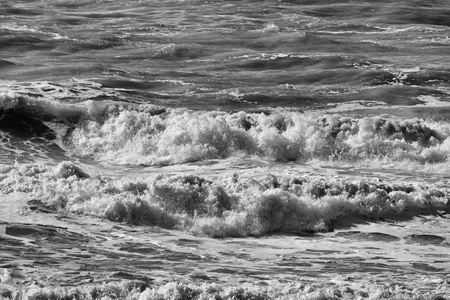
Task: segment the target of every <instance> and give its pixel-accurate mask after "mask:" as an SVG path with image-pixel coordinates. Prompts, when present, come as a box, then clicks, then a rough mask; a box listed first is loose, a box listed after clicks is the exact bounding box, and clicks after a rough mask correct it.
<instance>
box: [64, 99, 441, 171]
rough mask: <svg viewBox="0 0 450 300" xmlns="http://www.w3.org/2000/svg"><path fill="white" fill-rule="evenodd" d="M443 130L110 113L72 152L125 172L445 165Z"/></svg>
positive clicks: (299, 118)
mask: <svg viewBox="0 0 450 300" xmlns="http://www.w3.org/2000/svg"><path fill="white" fill-rule="evenodd" d="M449 132H450V127H449V126H448V124H444V123H437V122H432V121H425V120H420V119H410V120H403V119H395V118H382V117H364V118H360V119H358V118H351V117H346V116H342V115H318V114H313V113H309V114H303V113H295V112H278V113H272V114H263V113H261V114H256V113H245V112H238V113H225V112H206V111H189V110H184V109H172V110H157V109H155V107H152V106H149V107H147V108H145V109H144V108H142V107H141V108H139V109H134V110H130V109H125V108H120V107H116V108H114V109H111V108H109V110H107V115H106V116H105V118H104V119H103V120H102V121H101V122H99V121H98V119H92V120H87V121H86V122H84V123H82V124H79V125H78V126H77V128H76V129H75V130H74V132H73V133H72V136H71V145H72V147H73V152H74V153H77V155H81V156H85V157H93V158H95V159H98V160H101V161H109V162H114V163H118V164H130V165H168V164H176V163H186V162H194V161H201V160H205V159H223V158H229V157H235V156H237V157H242V156H247V157H248V156H258V157H262V158H265V159H272V160H276V161H307V160H311V159H320V160H341V161H342V160H344V161H345V160H347V161H355V160H357V161H358V160H361V159H373V158H382V159H388V160H391V161H399V160H400V161H401V160H410V161H415V162H417V163H421V164H423V163H438V162H445V161H447V159H448V155H449V153H450V148H449V147H450V144H449V142H448V139H447V136H448V134H449Z"/></svg>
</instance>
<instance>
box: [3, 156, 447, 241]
mask: <svg viewBox="0 0 450 300" xmlns="http://www.w3.org/2000/svg"><path fill="white" fill-rule="evenodd" d="M0 191H1V192H3V193H11V192H17V191H20V192H28V193H31V196H32V197H34V198H35V199H39V200H40V201H41V202H42V203H43V205H44V206H45V207H46V208H47V209H50V210H56V211H60V212H71V213H79V214H86V215H92V216H97V217H102V218H107V219H109V220H112V221H116V222H126V223H128V224H131V225H143V226H158V227H163V228H169V229H179V230H183V231H189V232H191V233H194V234H201V235H207V236H212V237H226V236H259V235H264V234H267V233H271V232H284V233H301V232H318V231H329V230H332V229H333V228H334V223H335V222H337V221H339V220H341V219H346V218H348V217H349V216H353V217H355V216H356V217H360V218H367V217H370V218H375V219H376V218H378V217H382V216H386V215H394V216H395V215H398V216H402V215H403V214H405V213H406V212H408V214H409V215H411V214H413V215H414V214H420V213H423V211H424V210H431V211H435V212H436V211H437V210H442V209H444V210H445V209H448V199H449V191H448V189H446V188H442V187H437V186H434V185H427V186H422V185H420V184H405V183H396V182H382V181H380V180H378V179H375V178H374V179H371V180H349V179H344V178H330V177H326V176H314V175H306V174H297V175H293V176H285V175H280V174H275V175H274V174H270V173H268V172H267V170H262V171H261V173H255V172H254V171H251V170H250V171H239V172H232V173H223V174H221V175H220V176H214V177H208V176H205V177H201V176H197V175H157V176H140V177H139V178H133V177H116V178H110V177H106V176H98V175H97V176H90V175H89V174H87V173H86V172H85V171H83V170H82V169H81V168H80V167H78V166H76V165H74V164H73V163H71V162H63V163H61V164H60V165H58V166H56V167H55V168H52V167H48V166H44V165H37V164H19V163H16V164H15V165H14V166H12V167H11V168H7V169H4V170H2V173H1V174H0Z"/></svg>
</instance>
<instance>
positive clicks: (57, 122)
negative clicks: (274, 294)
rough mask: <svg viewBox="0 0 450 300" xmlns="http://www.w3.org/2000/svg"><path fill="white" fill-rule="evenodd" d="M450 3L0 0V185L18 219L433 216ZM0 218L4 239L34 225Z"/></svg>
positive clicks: (290, 221) (214, 225) (268, 225)
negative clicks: (16, 203)
mask: <svg viewBox="0 0 450 300" xmlns="http://www.w3.org/2000/svg"><path fill="white" fill-rule="evenodd" d="M449 15H450V4H449V3H448V1H445V0H440V1H439V0H427V1H425V0H424V1H418V0H414V1H348V0H347V1H346V0H341V1H331V0H328V1H326V0H323V1H306V0H305V1H301V0H297V1H272V0H271V1H249V0H242V1H194V0H186V1H159V0H155V1H141V0H139V1H138V0H136V1H131V0H130V1H118V0H111V1H91V0H86V1H67V0H57V1H56V0H54V1H47V0H42V1H39V2H38V1H16V2H14V3H7V2H1V3H0V50H1V52H0V145H1V147H0V162H1V164H2V166H3V167H2V170H1V174H0V190H1V192H2V193H3V194H5V195H6V198H4V199H15V198H8V195H13V194H14V193H17V192H20V193H25V194H26V195H27V197H26V198H27V199H28V200H30V199H31V200H30V201H31V202H30V201H28V200H27V201H28V202H27V201H25V202H23V205H25V206H24V207H23V210H21V213H25V214H26V215H27V214H29V213H30V211H33V212H36V211H38V214H40V213H43V212H47V213H50V215H52V216H53V214H54V213H57V214H64V215H67V216H76V215H87V216H89V217H99V218H100V219H107V220H109V221H112V222H115V223H113V224H116V223H117V222H120V223H125V224H127V225H128V226H142V227H139V228H146V229H145V230H150V229H151V228H153V229H155V228H164V229H169V230H175V231H176V232H184V233H187V234H191V235H197V236H208V237H244V238H245V237H249V236H257V237H259V236H266V235H267V234H273V233H281V234H305V233H315V234H318V233H323V234H325V232H328V231H332V230H338V229H339V228H340V227H339V226H341V225H342V222H344V223H345V222H347V221H348V220H353V221H350V225H348V226H357V225H358V224H360V222H361V218H362V219H364V220H365V222H368V223H369V224H376V223H375V222H379V221H380V220H384V219H383V218H386V217H388V218H389V219H393V220H397V221H398V220H399V219H402V220H403V219H404V218H406V219H410V220H415V218H417V217H419V216H421V215H423V214H426V215H428V214H431V215H433V216H435V217H436V218H444V219H445V218H446V215H447V213H448V212H449V204H448V197H449V190H448V183H449V171H450V167H449V166H450V140H449V138H448V137H449V136H450V123H449V122H448V116H449V112H450V105H449V104H448V103H449V100H450V58H449V57H450V56H449V52H450V47H449V45H450V38H449V36H450V21H449V20H450V19H449V17H448V16H449ZM11 197H12V196H11ZM4 201H7V200H4ZM8 201H12V200H8ZM5 203H6V202H5ZM27 203H28V204H27ZM7 215H8V214H7V213H5V212H3V218H6V217H5V216H7ZM50 215H49V216H50ZM58 216H59V215H58ZM53 218H54V217H48V219H49V220H50V219H52V220H53ZM58 218H59V219H58V222H56V221H55V222H56V223H57V224H58V226H64V223H62V224H61V223H59V222H61V220H60V217H58ZM353 218H355V219H353ZM44 219H45V218H44ZM21 220H22V219H21ZM435 221H436V220H435ZM441 221H442V220H441ZM3 222H4V226H3V225H2V226H3V227H5V233H4V234H3V233H2V235H4V236H5V237H6V238H5V241H9V242H8V243H9V244H11V243H12V244H11V247H12V248H11V249H14V243H13V242H11V237H10V236H15V238H18V237H21V236H22V235H25V236H28V235H31V236H33V234H32V233H33V232H34V233H36V232H38V233H37V235H38V236H42V235H44V236H47V235H48V234H47V233H45V232H46V231H45V230H44V233H42V232H43V231H42V230H43V229H42V228H40V227H37V229H36V228H35V229H32V230H31V229H30V230H31V231H30V230H28V229H23V228H22V227H20V226H22V225H17V224H15V225H14V224H12V225H11V224H10V222H11V220H9V219H8V220H3ZM21 222H31V223H33V222H34V223H38V226H41V225H42V224H41V223H42V222H44V221H42V219H39V220H38V221H36V220H35V221H31V220H30V219H27V218H25V219H23V220H22V221H21ZM47 222H49V223H50V224H52V221H47ZM436 222H437V223H436V224H438V223H439V222H438V221H436ZM44 223H45V222H44ZM69 223H70V222H69ZM69 223H67V224H66V226H68V227H70V226H71V225H69ZM39 224H40V225H39ZM439 224H440V223H439ZM8 226H9V227H8ZM26 226H28V225H26ZM42 226H43V225H42ZM380 226H381V225H380ZM408 226H409V225H408ZM410 227H411V226H410ZM413 227H414V226H413ZM8 228H9V229H8ZM11 228H12V229H11ZM17 228H19V229H17ZM27 228H28V227H27ZM58 228H59V227H58ZM80 228H81V229H80ZM80 228H78V227H77V228H75V229H74V230H75V231H77V230H78V231H79V232H78V233H79V234H81V235H88V233H86V232H85V230H86V228H85V227H80ZM131 228H132V227H131ZM346 228H347V227H346ZM380 228H382V226H381V227H380ZM380 228H378V229H376V226H375V229H373V228H372V229H371V230H372V231H373V230H375V231H373V232H372V233H370V234H375V235H376V234H384V233H383V232H384V231H383V230H381V229H380ZM408 228H409V227H408ZM414 228H416V227H414ZM347 229H348V228H347ZM52 230H53V229H52ZM52 230H50V231H51V232H53V231H52ZM58 230H59V229H58ZM427 230H428V231H427V232H419V233H418V234H422V235H423V236H426V235H427V234H428V235H430V236H433V237H435V240H436V242H435V243H434V244H433V243H431V244H433V245H434V246H436V247H437V248H435V249H434V250H433V251H432V252H433V253H434V254H432V255H434V256H433V257H438V254H439V253H440V252H441V251H444V252H447V250H448V240H447V239H448V238H450V236H449V235H448V232H447V231H444V232H442V231H439V230H440V229H439V228H438V227H437V225H436V226H435V227H434V229H433V226H431V227H427ZM23 232H25V234H24V233H23ZM30 232H31V233H30ZM184 233H183V234H184ZM89 234H93V235H96V234H99V232H97V231H96V229H92V232H91V233H89ZM127 234H129V235H130V236H135V238H136V239H138V240H139V243H141V242H142V240H141V239H142V237H140V238H138V237H137V234H136V235H134V233H133V231H131V232H127ZM178 234H181V233H178ZM364 234H366V235H367V234H369V233H363V234H362V235H364ZM370 234H369V236H370ZM408 234H409V235H408ZM413 234H414V233H413V232H411V231H408V230H406V231H404V232H403V233H402V232H400V233H398V234H397V235H396V236H395V237H394V238H393V240H389V239H388V240H383V242H385V243H386V246H388V245H389V247H392V245H395V241H397V239H396V238H398V239H404V238H406V237H407V236H412V235H413ZM349 235H350V236H353V235H354V233H348V232H347V233H341V235H340V236H339V237H342V236H349ZM69 236H71V235H70V234H69ZM332 237H334V236H331V237H330V236H329V235H326V234H325V239H326V240H327V239H329V238H332ZM336 237H338V236H337V235H336ZM321 238H323V237H321ZM280 239H282V240H283V243H285V242H286V241H285V239H289V238H288V237H284V238H280ZM317 239H319V238H318V237H317ZM313 240H314V239H313ZM16 242H17V241H16ZM53 242H54V241H53ZM55 243H56V244H58V243H57V242H55ZM102 243H103V242H98V243H96V242H95V243H94V244H95V245H97V246H98V248H99V249H100V248H102V247H104V245H103V244H102ZM118 243H119V242H118ZM142 243H143V242H142ZM38 244H39V243H38ZM50 244H51V242H50ZM219 244H220V243H219ZM425 244H426V245H429V244H430V243H428V242H427V243H425ZM208 245H209V244H208ZM358 245H359V244H358ZM47 246H48V245H47ZM97 246H94V249H97ZM116 246H117V245H116ZM172 246H173V245H172ZM403 246H404V245H403ZM434 246H433V247H434ZM55 247H56V246H55ZM58 247H59V246H58ZM205 247H206V246H205ZM211 247H221V246H218V245H214V246H211ZM358 247H359V246H358ZM424 247H427V246H424ZM440 247H441V248H440ZM19 248H20V247H19ZM119 248H120V247H119V246H117V249H116V251H121V250H120V249H119ZM206 248H207V247H206ZM8 249H9V248H8ZM8 249H7V250H5V251H6V252H8V251H9V252H8V253H10V250H11V249H9V250H8ZM80 249H81V248H80ZM423 249H424V248H420V249H419V248H418V249H414V250H411V251H413V252H414V251H416V253H423V251H424V250H423ZM443 249H444V250H443ZM172 250H173V249H172ZM203 250H204V249H203ZM272 250H273V249H272ZM27 251H30V250H27ZM204 251H207V250H204ZM208 251H209V250H208ZM273 251H274V250H273ZM339 251H340V250H339ZM94 252H95V251H94ZM275 252H276V251H275ZM275 252H274V253H275ZM282 252H283V251H282ZM95 253H96V254H99V253H103V252H101V251H100V252H95ZM385 254H386V253H385ZM8 255H9V254H8ZM99 255H100V256H101V254H99ZM277 255H278V254H277ZM370 255H372V254H370ZM373 255H375V254H373ZM106 257H107V256H106ZM370 257H372V256H370ZM417 257H423V256H422V254H420V255H419V254H417V256H414V258H412V259H411V261H409V262H408V263H409V264H410V265H413V266H419V267H417V268H415V270H416V271H417V270H420V271H418V272H419V273H420V272H422V273H425V274H426V273H427V272H430V271H433V272H435V273H436V274H438V275H439V274H441V275H445V274H446V272H448V270H449V268H450V266H448V264H444V265H442V264H441V263H440V262H436V261H434V263H438V264H440V265H439V266H433V265H432V264H433V261H427V262H426V263H425V266H426V267H424V263H423V262H418V261H417V259H418V258H417ZM372 258H373V257H372ZM158 259H161V257H160V256H158ZM222 259H223V257H222V258H220V259H219V260H220V261H222ZM396 259H398V257H397V256H396V257H395V258H392V260H396ZM443 259H444V261H445V259H448V255H447V256H446V257H444V258H443ZM392 260H391V261H392ZM13 261H14V260H5V261H2V263H3V265H4V266H3V267H4V268H5V270H9V269H11V268H12V267H11V266H10V265H13V263H12V262H13ZM87 261H89V259H87ZM94 261H95V259H94ZM248 261H251V260H248ZM438 261H439V260H438ZM16 263H17V261H16ZM429 263H430V265H428V264H429ZM414 264H415V265H414ZM417 264H419V265H417ZM19 265H22V268H23V263H19ZM346 267H347V265H346V266H344V267H343V268H346ZM17 268H19V267H18V266H16V269H17ZM252 268H256V269H257V268H258V267H256V266H254V265H252ZM398 268H400V269H401V268H403V269H401V270H403V271H402V272H405V274H410V273H409V272H410V271H411V270H410V268H409V267H404V266H403V267H398ZM433 268H434V269H433ZM13 269H14V268H13ZM19 269H20V268H19ZM341 269H342V268H341ZM16 271H17V270H16ZM22 271H23V270H22ZM115 271H117V270H115ZM209 271H211V270H209ZM341 271H342V270H341ZM8 272H9V271H8ZM30 272H31V273H32V271H30ZM171 272H172V273H170V272H169V273H170V274H172V275H167V274H166V275H167V276H173V273H177V271H176V270H175V269H174V270H171ZM264 272H267V270H266V271H264ZM278 272H287V271H286V270H284V271H280V270H278ZM380 272H381V273H380V274H384V273H383V272H384V271H380ZM25 273H26V272H25ZM422 273H420V274H422ZM99 274H103V273H101V272H100V273H99ZM402 274H403V273H402ZM97 275H98V274H97ZM316 275H317V274H316ZM21 276H23V277H24V278H27V276H28V275H27V274H22V275H21ZM98 276H100V275H98ZM241 276H244V275H242V274H241ZM380 276H381V275H380ZM69 277H70V276H69ZM94 277H95V276H94ZM94 277H92V278H94ZM36 278H37V279H33V280H37V281H39V280H43V279H42V278H41V277H39V276H37V277H36ZM95 278H96V277H95ZM67 280H68V281H70V284H74V282H76V280H75V279H74V278H71V279H70V280H69V279H67ZM31 281H32V280H31V279H30V280H29V281H26V280H25V281H23V280H22V281H21V282H22V284H23V283H24V282H31ZM42 282H43V283H42V284H44V285H46V284H47V283H46V281H45V280H43V281H42ZM0 283H1V282H0ZM27 284H28V283H27ZM443 291H444V290H443ZM166 296H167V295H166ZM230 297H231V296H230ZM249 297H250V296H249ZM311 297H313V296H311ZM314 297H315V296H314ZM317 297H319V296H317ZM225 298H226V297H225Z"/></svg>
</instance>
